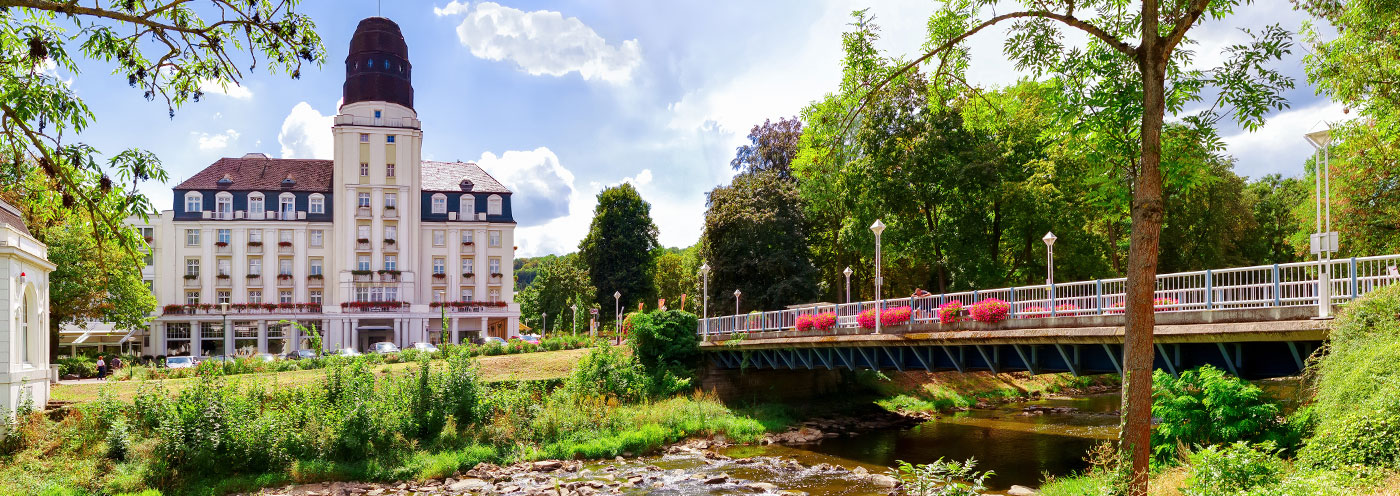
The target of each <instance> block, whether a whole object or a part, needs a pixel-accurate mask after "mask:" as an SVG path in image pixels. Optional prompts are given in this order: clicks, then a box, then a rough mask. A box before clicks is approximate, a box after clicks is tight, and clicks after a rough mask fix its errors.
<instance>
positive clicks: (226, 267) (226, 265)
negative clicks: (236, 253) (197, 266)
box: [215, 258, 233, 276]
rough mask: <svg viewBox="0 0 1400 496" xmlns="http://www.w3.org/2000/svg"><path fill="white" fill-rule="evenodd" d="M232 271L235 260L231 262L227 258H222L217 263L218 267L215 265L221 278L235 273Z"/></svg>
mask: <svg viewBox="0 0 1400 496" xmlns="http://www.w3.org/2000/svg"><path fill="white" fill-rule="evenodd" d="M232 269H233V260H229V259H227V258H220V259H219V260H218V262H217V265H215V270H217V271H218V272H217V274H219V275H221V276H226V275H229V274H231V273H233V272H232Z"/></svg>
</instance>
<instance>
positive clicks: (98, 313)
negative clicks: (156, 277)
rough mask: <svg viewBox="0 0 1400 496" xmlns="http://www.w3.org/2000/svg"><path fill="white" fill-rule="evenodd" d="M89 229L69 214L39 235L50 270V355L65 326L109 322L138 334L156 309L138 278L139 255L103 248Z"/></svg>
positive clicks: (139, 277)
mask: <svg viewBox="0 0 1400 496" xmlns="http://www.w3.org/2000/svg"><path fill="white" fill-rule="evenodd" d="M92 229H93V228H92V226H91V225H90V223H89V222H87V221H85V220H84V219H82V217H81V215H77V214H74V215H72V216H71V217H70V218H69V219H67V220H66V221H65V222H62V223H59V224H57V225H54V226H51V227H48V228H45V229H43V232H42V234H41V238H42V239H41V240H42V241H43V242H44V243H45V244H47V245H48V247H49V252H48V253H49V261H50V262H53V263H54V265H55V266H56V268H55V269H54V271H53V273H51V274H49V301H50V304H49V309H50V315H49V333H50V341H51V344H53V345H54V346H53V347H52V348H51V349H53V351H54V352H55V353H57V352H58V351H59V350H58V346H57V344H58V338H59V329H60V328H62V327H63V326H65V325H76V326H80V327H86V326H87V325H88V324H91V323H93V322H109V323H111V324H112V326H113V328H115V329H117V330H139V329H142V328H144V327H146V320H147V319H148V318H149V316H150V315H151V312H152V311H154V310H155V309H156V297H155V295H154V294H152V293H151V288H150V287H149V286H147V285H146V282H145V280H144V279H143V278H142V277H141V267H142V266H143V265H145V264H144V263H143V262H142V260H141V259H142V257H141V255H140V254H136V253H131V252H127V251H125V250H110V249H104V248H103V247H101V246H99V245H98V243H97V240H96V239H94V238H93V237H92Z"/></svg>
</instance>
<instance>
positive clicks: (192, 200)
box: [185, 191, 204, 212]
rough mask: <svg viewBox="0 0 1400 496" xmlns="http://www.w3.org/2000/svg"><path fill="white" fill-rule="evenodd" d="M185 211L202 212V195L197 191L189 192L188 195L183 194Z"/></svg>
mask: <svg viewBox="0 0 1400 496" xmlns="http://www.w3.org/2000/svg"><path fill="white" fill-rule="evenodd" d="M185 211H186V212H203V211H204V195H202V194H200V193H199V192H198V191H191V192H189V193H185Z"/></svg>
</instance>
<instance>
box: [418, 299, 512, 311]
mask: <svg viewBox="0 0 1400 496" xmlns="http://www.w3.org/2000/svg"><path fill="white" fill-rule="evenodd" d="M428 306H429V307H430V308H432V309H434V310H437V309H438V308H442V307H447V311H448V312H451V313H482V312H494V311H501V310H504V309H508V308H509V307H510V304H509V303H506V302H504V301H449V302H447V303H441V302H436V301H435V302H432V303H429V304H428Z"/></svg>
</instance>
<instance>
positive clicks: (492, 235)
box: [486, 231, 501, 248]
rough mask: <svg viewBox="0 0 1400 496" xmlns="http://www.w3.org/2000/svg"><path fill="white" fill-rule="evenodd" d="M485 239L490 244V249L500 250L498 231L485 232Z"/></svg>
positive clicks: (499, 233)
mask: <svg viewBox="0 0 1400 496" xmlns="http://www.w3.org/2000/svg"><path fill="white" fill-rule="evenodd" d="M486 237H487V241H489V242H490V243H491V247H492V248H500V247H501V232H500V231H487V232H486Z"/></svg>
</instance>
